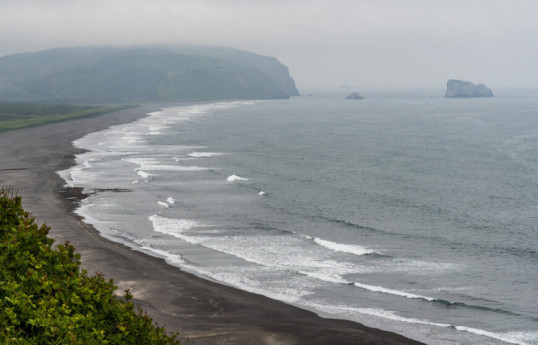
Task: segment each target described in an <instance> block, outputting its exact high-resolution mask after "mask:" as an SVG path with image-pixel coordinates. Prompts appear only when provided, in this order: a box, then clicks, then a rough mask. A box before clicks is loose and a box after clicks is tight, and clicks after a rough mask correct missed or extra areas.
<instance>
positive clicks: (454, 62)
mask: <svg viewBox="0 0 538 345" xmlns="http://www.w3.org/2000/svg"><path fill="white" fill-rule="evenodd" d="M147 43H172V44H182V43H189V44H203V45H221V46H232V47H236V48H239V49H244V50H248V51H252V52H255V53H259V54H264V55H271V56H275V57H277V58H278V59H279V60H280V61H281V62H282V63H284V64H285V65H287V66H288V67H289V69H290V74H291V75H292V77H293V78H294V79H295V81H296V83H297V86H298V88H299V89H300V91H301V92H303V93H304V92H308V91H309V89H313V88H319V87H327V88H332V87H339V86H340V85H344V84H348V85H350V86H351V87H352V88H354V89H356V90H358V91H361V90H369V89H378V88H382V87H387V88H399V89H403V88H429V89H433V90H436V89H440V90H443V91H444V88H445V85H446V80H447V79H450V78H456V79H464V80H469V81H473V82H475V83H477V82H481V83H485V84H486V85H488V86H490V87H491V88H492V89H494V90H495V89H499V88H519V87H522V88H528V87H532V88H536V87H538V83H537V80H538V68H537V67H536V64H537V63H538V1H536V0H505V1H500V0H440V1H438V0H323V1H322V0H264V1H262V0H189V1H182V0H0V56H3V55H9V54H14V53H18V52H25V51H37V50H42V49H47V48H51V47H58V46H78V45H104V44H122V45H131V44H147Z"/></svg>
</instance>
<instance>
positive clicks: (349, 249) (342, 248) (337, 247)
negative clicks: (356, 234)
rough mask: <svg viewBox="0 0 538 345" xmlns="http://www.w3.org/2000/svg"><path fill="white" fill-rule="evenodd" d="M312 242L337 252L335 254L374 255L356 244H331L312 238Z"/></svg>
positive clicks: (371, 250) (372, 251)
mask: <svg viewBox="0 0 538 345" xmlns="http://www.w3.org/2000/svg"><path fill="white" fill-rule="evenodd" d="M312 240H313V241H314V242H315V243H317V244H319V245H320V246H322V247H325V248H328V249H331V250H334V251H337V252H343V253H349V254H355V255H359V256H360V255H366V254H372V253H375V251H374V250H373V249H368V248H365V247H362V246H359V245H356V244H343V243H336V242H331V241H327V240H323V239H321V238H318V237H314V238H312Z"/></svg>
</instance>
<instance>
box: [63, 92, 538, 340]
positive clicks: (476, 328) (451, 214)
mask: <svg viewBox="0 0 538 345" xmlns="http://www.w3.org/2000/svg"><path fill="white" fill-rule="evenodd" d="M74 145H75V146H76V147H79V148H82V149H85V150H86V152H85V153H82V154H79V155H78V156H77V157H76V165H75V166H74V167H72V168H70V169H68V170H65V171H61V172H59V174H60V176H62V177H63V178H64V179H65V181H66V183H67V185H69V186H72V187H83V188H84V191H85V192H86V193H88V194H89V197H88V198H86V199H84V200H83V201H82V202H81V205H80V207H79V208H78V209H77V211H76V212H77V213H78V214H80V215H81V216H82V217H83V218H84V220H85V221H86V222H88V223H90V224H92V225H94V226H95V228H96V229H97V230H98V231H99V232H100V233H101V234H102V236H104V237H106V238H108V239H111V240H114V241H118V242H121V243H124V244H126V245H128V246H130V247H132V248H134V249H136V250H139V251H142V252H145V253H148V254H150V255H154V256H158V257H162V258H164V259H166V261H167V262H168V263H169V264H170V265H173V266H177V267H179V268H181V269H182V270H185V271H189V272H192V273H194V274H196V275H199V276H201V277H204V278H207V279H210V280H214V281H218V282H222V283H224V284H228V285H230V286H234V287H237V288H239V289H242V290H246V291H251V292H254V293H258V294H263V295H266V296H269V297H271V298H274V299H278V300H282V301H284V302H287V303H290V304H294V305H297V306H300V307H302V308H305V309H308V310H312V311H315V312H316V313H318V314H320V315H321V316H325V317H331V318H341V319H349V320H354V321H357V322H361V323H363V324H365V325H368V326H371V327H376V328H381V329H385V330H390V331H394V332H397V333H400V334H403V335H405V336H407V337H410V338H413V339H416V340H419V341H423V342H425V343H427V344H433V345H439V344H451V345H453V344H529V345H530V344H533V345H536V344H538V251H537V247H538V97H536V96H529V95H527V96H525V95H516V94H514V95H507V96H497V97H495V98H476V99H445V98H442V97H423V96H420V95H416V96H409V95H408V96H405V97H404V96H397V95H394V96H382V95H380V96H377V97H373V98H371V99H364V100H344V99H343V97H341V98H340V97H332V96H312V97H295V98H292V99H290V100H274V101H234V102H218V103H209V104H200V105H183V106H181V105H180V106H169V107H165V108H162V109H161V110H160V111H156V112H153V113H150V114H149V115H148V116H147V117H145V118H143V119H141V120H138V121H136V122H133V123H128V124H123V125H119V126H114V127H111V128H109V129H107V130H104V131H100V132H95V133H91V134H88V135H86V136H85V137H83V138H80V139H79V140H76V141H75V142H74Z"/></svg>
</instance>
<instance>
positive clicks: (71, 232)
mask: <svg viewBox="0 0 538 345" xmlns="http://www.w3.org/2000/svg"><path fill="white" fill-rule="evenodd" d="M156 108H157V107H156V106H141V107H137V108H131V109H124V110H121V111H118V112H115V113H111V114H107V115H101V116H96V117H91V118H85V119H79V120H72V121H66V122H61V123H55V124H50V125H44V126H39V127H33V128H27V129H22V130H16V131H10V132H5V133H0V185H2V186H4V187H13V188H14V189H15V190H16V191H17V193H18V195H20V196H22V198H23V206H24V208H25V209H26V210H27V211H30V212H31V213H32V214H33V215H34V216H35V217H36V219H37V222H38V223H46V224H48V225H49V226H51V227H52V230H51V232H50V236H51V237H53V238H54V239H55V240H56V241H57V243H62V242H64V241H70V242H71V243H72V244H73V245H74V246H75V247H76V248H77V251H78V252H79V253H80V255H81V257H82V265H83V267H84V268H86V269H88V270H89V271H90V272H101V273H103V274H104V276H105V277H107V278H112V279H114V282H115V283H116V284H117V285H118V286H119V287H120V289H121V290H124V289H130V290H131V293H132V294H133V295H134V297H135V300H136V301H137V302H138V303H139V304H140V305H141V306H142V308H143V309H144V310H146V311H147V313H148V314H149V315H150V316H151V317H153V319H154V320H155V321H156V322H157V323H158V324H159V325H163V326H165V327H166V328H167V329H168V330H169V331H172V332H179V333H180V336H181V337H185V338H190V339H191V340H192V341H194V342H195V343H196V344H200V345H204V344H387V345H390V344H420V343H419V342H416V341H413V340H410V339H407V338H405V337H403V336H400V335H398V334H394V333H390V332H385V331H381V330H377V329H373V328H368V327H365V326H363V325H361V324H358V323H354V322H351V321H345V320H334V319H325V318H321V317H319V316H317V315H316V314H314V313H312V312H309V311H305V310H302V309H299V308H296V307H294V306H290V305H287V304H285V303H282V302H279V301H275V300H272V299H269V298H266V297H264V296H259V295H255V294H251V293H248V292H244V291H241V290H238V289H235V288H231V287H228V286H224V285H220V284H218V283H214V282H211V281H208V280H204V279H201V278H198V277H196V276H193V275H191V274H189V273H186V272H183V271H181V270H179V269H177V268H174V267H171V266H169V265H167V264H166V263H165V262H164V261H163V260H161V259H157V258H153V257H150V256H148V255H145V254H143V253H139V252H135V251H133V250H131V249H129V248H127V247H125V246H123V245H121V244H116V243H113V242H110V241H108V240H106V239H103V238H101V237H100V236H99V234H98V233H97V231H96V230H95V229H93V227H91V226H89V225H87V224H85V223H83V222H82V221H81V219H80V218H79V217H78V216H77V215H76V214H74V213H73V210H74V207H76V202H77V200H80V198H82V197H84V196H83V195H81V193H80V191H79V190H76V189H65V188H64V187H63V185H64V181H62V179H61V178H60V177H59V176H58V175H57V174H56V171H58V170H63V169H66V168H68V167H69V166H71V165H73V164H74V160H73V157H74V156H73V155H74V154H76V153H77V152H78V150H77V149H76V148H74V147H73V146H72V141H73V140H75V139H77V138H80V137H82V136H84V135H85V134H86V133H90V132H94V131H98V130H101V129H105V128H107V127H109V126H111V125H114V124H119V123H125V122H130V121H134V120H136V119H138V118H140V117H143V116H144V115H145V114H146V113H147V112H149V111H152V110H155V109H156Z"/></svg>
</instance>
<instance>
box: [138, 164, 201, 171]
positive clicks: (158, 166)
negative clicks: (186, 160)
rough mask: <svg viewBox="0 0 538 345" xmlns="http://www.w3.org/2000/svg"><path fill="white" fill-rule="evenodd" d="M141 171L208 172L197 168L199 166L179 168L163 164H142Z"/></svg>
mask: <svg viewBox="0 0 538 345" xmlns="http://www.w3.org/2000/svg"><path fill="white" fill-rule="evenodd" d="M139 169H141V170H148V171H203V170H208V168H204V167H197V166H177V165H163V164H142V165H141V166H140V168H139Z"/></svg>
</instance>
